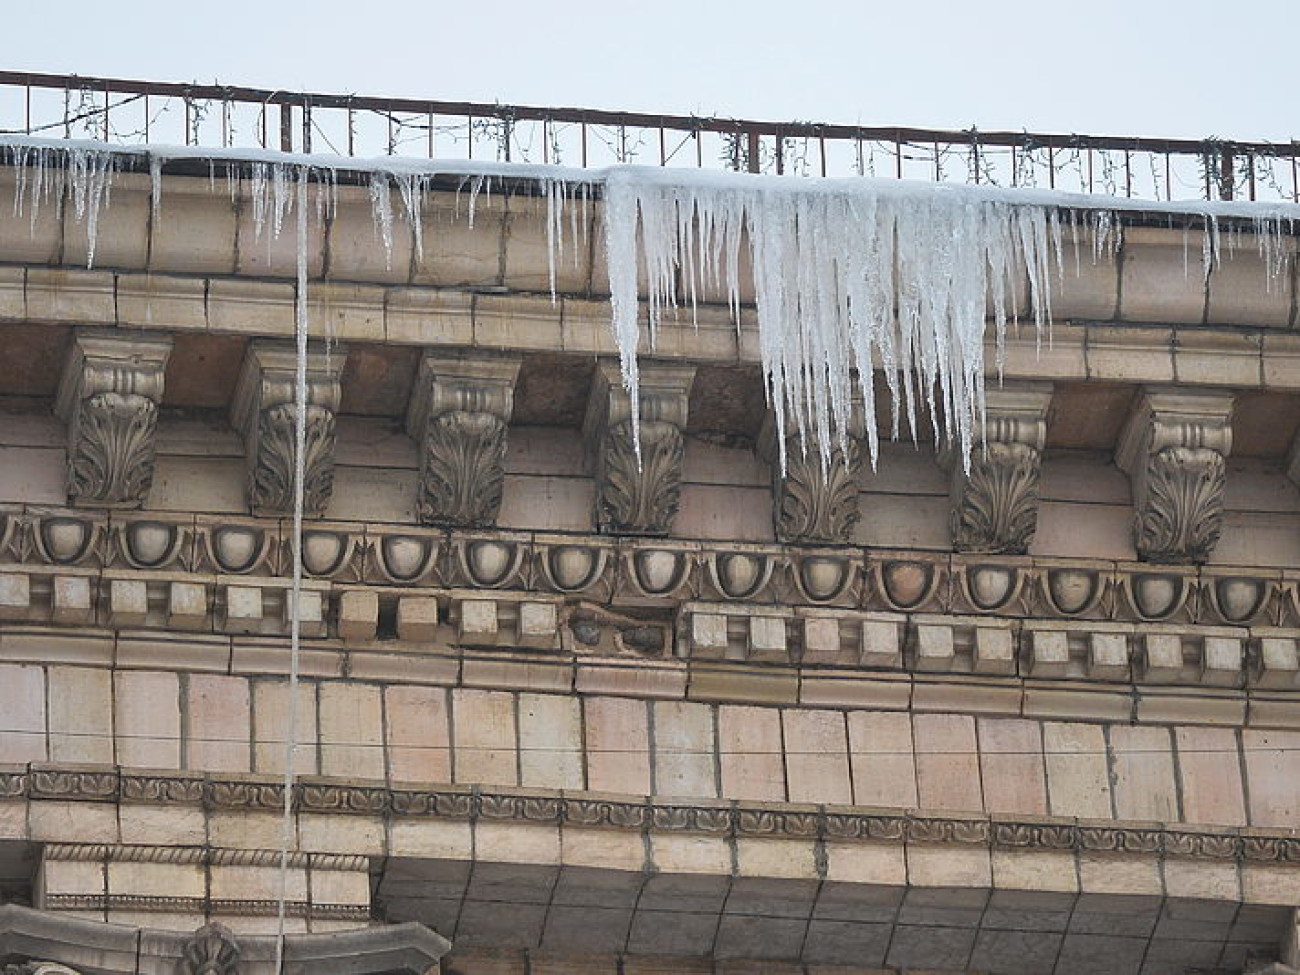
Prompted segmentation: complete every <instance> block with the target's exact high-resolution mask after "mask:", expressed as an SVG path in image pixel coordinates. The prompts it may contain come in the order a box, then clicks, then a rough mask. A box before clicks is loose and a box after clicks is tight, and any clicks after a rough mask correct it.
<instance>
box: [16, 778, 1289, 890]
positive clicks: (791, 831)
mask: <svg viewBox="0 0 1300 975" xmlns="http://www.w3.org/2000/svg"><path fill="white" fill-rule="evenodd" d="M173 778H174V773H167V772H156V773H155V772H150V773H137V772H126V771H122V770H118V769H113V768H105V769H97V770H90V769H86V768H59V767H53V766H40V767H37V766H30V767H22V766H3V767H0V795H3V796H5V797H6V798H8V799H10V800H22V799H27V800H32V801H40V800H42V799H49V798H55V797H57V798H58V799H60V800H63V801H72V802H83V801H84V802H103V801H120V802H129V801H131V799H130V798H129V797H130V796H131V795H132V794H138V792H139V790H140V787H141V784H142V783H163V782H167V781H170V780H172V779H173ZM186 781H187V782H190V781H195V782H198V784H199V788H198V789H197V790H194V791H189V790H187V791H185V792H183V793H178V792H176V791H174V790H171V789H168V788H166V787H162V788H159V787H156V786H151V787H148V788H147V789H146V791H147V792H148V793H149V794H150V795H154V796H162V797H164V798H161V799H154V800H153V801H152V802H151V805H155V806H161V807H169V806H177V807H202V808H205V809H207V810H210V811H244V810H248V809H250V808H256V809H265V810H267V811H278V810H279V809H280V808H281V803H280V795H281V794H282V793H280V791H279V789H280V784H279V783H278V782H275V781H273V780H272V779H270V778H261V779H259V778H257V777H254V776H240V777H237V778H222V777H220V776H206V777H204V778H202V779H197V780H196V779H189V778H187V779H186ZM55 784H56V785H55ZM52 786H55V787H52ZM291 805H292V808H293V810H294V811H295V812H296V813H298V814H300V815H309V814H336V815H365V816H370V817H381V818H384V819H388V820H394V821H396V820H411V819H421V818H434V819H442V820H455V821H461V822H472V823H519V824H533V825H550V826H561V827H574V828H584V829H611V830H623V831H634V832H648V833H684V834H698V835H708V836H722V837H753V838H774V839H781V838H783V839H803V840H818V841H823V842H856V841H863V842H872V843H885V844H895V845H912V844H917V845H941V846H967V847H979V848H985V849H989V848H991V849H1007V850H1044V851H1051V850H1055V851H1074V852H1089V853H1105V854H1140V855H1150V856H1157V857H1162V858H1187V859H1198V860H1218V861H1228V862H1258V863H1300V836H1297V835H1296V834H1295V831H1293V830H1267V829H1256V828H1241V829H1223V828H1202V827H1180V826H1169V825H1163V824H1156V823H1142V824H1125V823H1116V822H1111V821H1105V822H1103V821H1091V820H1078V819H1070V818H1064V817H1016V816H1002V815H991V816H990V815H980V814H957V815H931V814H927V813H919V812H915V811H909V810H884V809H863V808H853V807H842V806H833V805H801V804H791V803H762V804H757V803H747V802H731V801H718V800H685V799H681V800H679V799H665V798H659V797H613V796H605V795H596V794H590V793H581V792H554V791H547V790H523V789H509V790H504V789H492V788H487V787H482V788H480V787H472V788H471V787H464V788H461V787H453V786H446V787H443V786H391V787H387V786H373V785H359V784H356V783H350V782H346V781H340V780H332V779H319V778H306V777H305V778H302V779H299V780H298V782H297V783H295V785H294V787H293V796H292V803H291ZM47 856H49V857H51V858H53V859H66V860H105V861H128V862H168V863H207V864H234V865H265V864H267V863H269V862H271V861H272V860H274V861H275V862H277V863H278V857H279V853H278V851H268V850H231V849H213V848H207V847H152V846H130V845H123V844H51V845H50V846H49V847H47ZM292 858H293V859H292V863H291V865H292V866H295V867H309V868H311V869H318V870H354V869H360V867H358V863H362V862H364V861H365V859H366V858H364V857H355V856H340V855H333V854H319V853H310V854H308V853H294V854H292ZM92 909H93V908H92Z"/></svg>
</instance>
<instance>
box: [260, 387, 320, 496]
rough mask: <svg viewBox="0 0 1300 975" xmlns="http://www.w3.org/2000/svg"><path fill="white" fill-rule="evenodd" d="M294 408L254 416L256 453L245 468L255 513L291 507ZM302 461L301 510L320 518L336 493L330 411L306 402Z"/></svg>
mask: <svg viewBox="0 0 1300 975" xmlns="http://www.w3.org/2000/svg"><path fill="white" fill-rule="evenodd" d="M297 409H298V408H297V407H296V406H293V405H290V404H281V405H279V406H273V407H271V408H270V409H268V410H263V411H262V415H261V417H260V419H259V420H258V427H259V431H258V436H257V453H256V457H255V459H254V461H253V465H252V467H251V468H250V469H249V472H248V499H249V505H250V507H251V508H252V509H253V513H254V514H257V515H266V514H283V513H285V512H287V511H292V510H293V506H294V500H293V499H294V455H295V452H296V446H295V444H296V425H297V422H298V416H297ZM305 425H306V449H305V451H304V454H303V457H304V465H303V511H304V513H305V514H306V515H307V516H308V517H309V518H315V517H320V516H321V515H323V514H324V513H325V508H326V507H327V506H328V505H329V501H330V497H331V495H332V494H333V492H334V414H333V413H332V412H331V411H329V410H326V409H324V408H323V407H320V406H316V405H314V404H310V403H309V404H308V405H307V418H306V424H305Z"/></svg>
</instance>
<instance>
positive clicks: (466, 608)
mask: <svg viewBox="0 0 1300 975" xmlns="http://www.w3.org/2000/svg"><path fill="white" fill-rule="evenodd" d="M459 609H460V624H459V627H458V629H457V633H458V635H459V637H460V642H461V643H463V644H466V645H468V646H484V645H487V646H491V645H494V644H496V643H498V642H500V641H499V640H498V637H497V633H498V630H499V629H500V622H499V620H498V617H497V603H496V600H495V599H464V600H461V602H460V605H459Z"/></svg>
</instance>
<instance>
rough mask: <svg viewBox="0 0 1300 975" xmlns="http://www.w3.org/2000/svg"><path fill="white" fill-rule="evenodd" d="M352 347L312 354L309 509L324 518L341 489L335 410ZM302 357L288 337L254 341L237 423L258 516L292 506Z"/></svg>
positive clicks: (238, 397)
mask: <svg viewBox="0 0 1300 975" xmlns="http://www.w3.org/2000/svg"><path fill="white" fill-rule="evenodd" d="M346 355H347V353H346V350H345V349H344V348H342V347H341V346H336V347H334V348H333V349H331V350H330V351H328V352H326V351H325V350H324V349H320V348H313V349H311V350H310V351H309V352H308V354H307V396H306V402H307V407H306V426H307V443H306V450H305V452H304V457H305V478H304V482H303V483H304V486H305V491H304V496H303V510H304V513H305V514H306V515H307V516H308V517H320V516H321V515H322V514H324V513H325V508H326V507H327V506H328V505H329V501H330V495H331V494H332V493H333V490H334V414H335V412H336V411H337V410H338V407H339V400H340V398H341V389H340V385H339V374H340V373H341V372H342V370H343V362H344V359H345V358H346ZM296 373H297V356H296V353H295V350H294V347H293V345H292V344H291V343H288V342H272V341H268V342H254V343H252V345H250V346H249V348H248V354H247V355H246V356H245V357H244V366H243V369H242V371H241V372H240V375H239V382H238V384H237V385H236V387H235V398H234V401H233V403H232V405H231V410H230V416H231V422H232V424H233V425H234V427H235V429H236V430H238V431H239V433H240V435H241V436H243V438H244V452H245V455H246V456H247V464H248V482H247V495H248V506H249V508H250V509H252V512H253V514H255V515H270V516H281V515H287V514H289V513H291V512H292V511H293V484H294V454H295V449H294V444H295V427H296V424H297V416H298V410H297V407H296V406H295V400H296V397H295V385H296Z"/></svg>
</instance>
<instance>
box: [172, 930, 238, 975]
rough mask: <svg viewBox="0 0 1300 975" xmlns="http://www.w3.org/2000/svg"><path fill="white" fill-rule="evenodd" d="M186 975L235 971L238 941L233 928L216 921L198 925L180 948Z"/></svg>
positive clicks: (222, 974)
mask: <svg viewBox="0 0 1300 975" xmlns="http://www.w3.org/2000/svg"><path fill="white" fill-rule="evenodd" d="M181 969H182V971H183V972H184V973H185V975H235V973H236V972H237V971H238V970H239V944H238V942H236V941H235V937H234V935H233V934H231V933H230V929H229V928H227V927H226V926H225V925H223V924H218V923H216V922H215V921H214V922H212V923H211V924H205V925H204V926H203V927H201V928H199V929H198V930H197V931H195V932H194V934H193V935H192V936H191V937H190V939H189V940H188V941H186V942H185V946H184V947H183V948H182V949H181Z"/></svg>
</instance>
